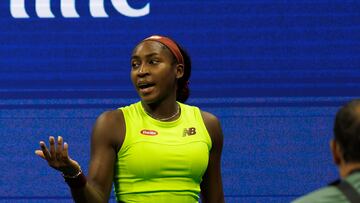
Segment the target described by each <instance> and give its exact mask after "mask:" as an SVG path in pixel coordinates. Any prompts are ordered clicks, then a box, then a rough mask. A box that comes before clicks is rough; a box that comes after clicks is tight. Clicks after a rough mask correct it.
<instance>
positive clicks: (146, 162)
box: [114, 102, 211, 203]
mask: <svg viewBox="0 0 360 203" xmlns="http://www.w3.org/2000/svg"><path fill="white" fill-rule="evenodd" d="M178 104H179V105H180V109H181V115H180V117H179V118H178V119H177V120H175V121H169V122H162V121H159V120H156V119H153V118H151V117H150V116H149V115H147V114H146V112H145V111H144V109H143V107H142V105H141V102H137V103H135V104H132V105H130V106H126V107H123V108H120V109H121V110H122V112H123V114H124V118H125V125H126V134H125V139H124V142H123V144H122V147H121V149H120V150H119V152H118V153H117V161H116V163H115V172H114V186H115V195H116V199H117V201H119V202H154V203H162V202H172V203H178V202H179V203H180V202H181V203H190V202H191V203H193V202H198V199H199V192H200V182H201V181H202V176H203V174H204V173H205V171H206V168H207V165H208V159H209V152H210V149H211V139H210V136H209V134H208V132H207V130H206V127H205V124H204V122H203V120H202V117H201V113H200V110H199V108H197V107H193V106H189V105H186V104H182V103H178Z"/></svg>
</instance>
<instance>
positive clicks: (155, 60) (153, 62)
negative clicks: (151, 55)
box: [149, 59, 159, 64]
mask: <svg viewBox="0 0 360 203" xmlns="http://www.w3.org/2000/svg"><path fill="white" fill-rule="evenodd" d="M149 63H150V64H157V63H159V60H157V59H152V60H150V62H149Z"/></svg>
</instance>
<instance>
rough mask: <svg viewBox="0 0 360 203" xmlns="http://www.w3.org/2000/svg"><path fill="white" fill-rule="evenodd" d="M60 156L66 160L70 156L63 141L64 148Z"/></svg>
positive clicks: (66, 144) (67, 146)
mask: <svg viewBox="0 0 360 203" xmlns="http://www.w3.org/2000/svg"><path fill="white" fill-rule="evenodd" d="M62 156H63V158H64V159H65V160H67V161H68V160H69V159H70V157H69V145H68V143H66V142H64V149H63V151H62Z"/></svg>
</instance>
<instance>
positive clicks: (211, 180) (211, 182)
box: [200, 112, 225, 203]
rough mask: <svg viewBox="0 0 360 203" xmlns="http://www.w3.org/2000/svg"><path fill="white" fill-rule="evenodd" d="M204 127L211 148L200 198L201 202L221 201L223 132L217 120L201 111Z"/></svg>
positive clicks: (222, 197) (213, 202) (222, 199)
mask: <svg viewBox="0 0 360 203" xmlns="http://www.w3.org/2000/svg"><path fill="white" fill-rule="evenodd" d="M202 117H203V120H204V122H205V125H206V128H207V130H208V132H209V134H210V137H211V141H212V148H211V150H210V157H209V164H208V167H207V170H206V172H205V174H204V176H203V181H202V182H201V185H200V187H201V200H202V202H203V203H223V202H225V199H224V191H223V187H222V179H221V152H222V147H223V133H222V130H221V126H220V122H219V120H218V119H217V118H216V117H215V116H214V115H212V114H210V113H208V112H202Z"/></svg>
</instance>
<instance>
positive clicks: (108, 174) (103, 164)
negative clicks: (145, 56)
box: [35, 110, 125, 203]
mask: <svg viewBox="0 0 360 203" xmlns="http://www.w3.org/2000/svg"><path fill="white" fill-rule="evenodd" d="M122 124H123V125H122ZM124 133H125V122H124V117H123V114H122V112H121V111H120V110H115V111H109V112H105V113H103V114H102V115H101V116H99V118H98V119H97V121H96V124H95V126H94V129H93V132H92V138H91V157H90V165H89V173H88V176H87V181H86V184H85V186H82V187H77V186H75V187H70V189H71V194H72V196H73V199H74V200H75V202H89V203H93V202H94V203H95V202H107V201H108V200H109V196H110V192H111V188H112V179H113V176H114V164H115V161H116V160H115V159H116V153H117V151H118V150H119V149H120V147H121V144H122V142H123V139H124ZM49 142H50V147H49V150H48V149H47V147H46V145H45V143H44V142H43V141H41V142H40V147H41V150H36V151H35V153H36V154H37V155H39V156H40V157H42V158H44V159H45V160H46V161H47V162H48V164H49V165H50V166H51V167H52V168H54V169H56V170H58V171H61V172H62V173H63V174H64V175H66V176H74V175H76V174H78V172H79V171H80V166H79V164H78V163H77V162H76V161H74V160H72V159H71V158H70V157H69V156H68V145H67V144H66V143H63V139H62V137H58V141H57V143H56V142H55V139H54V137H50V138H49ZM55 145H56V147H55Z"/></svg>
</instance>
